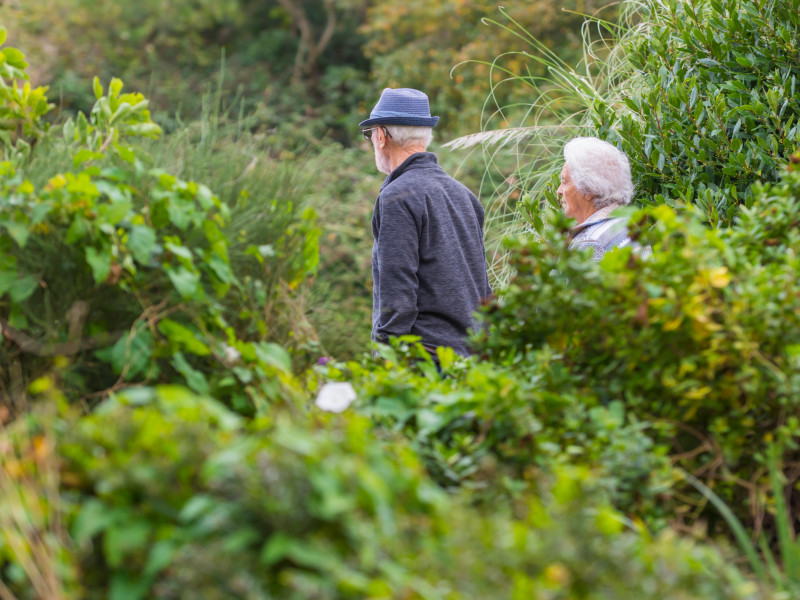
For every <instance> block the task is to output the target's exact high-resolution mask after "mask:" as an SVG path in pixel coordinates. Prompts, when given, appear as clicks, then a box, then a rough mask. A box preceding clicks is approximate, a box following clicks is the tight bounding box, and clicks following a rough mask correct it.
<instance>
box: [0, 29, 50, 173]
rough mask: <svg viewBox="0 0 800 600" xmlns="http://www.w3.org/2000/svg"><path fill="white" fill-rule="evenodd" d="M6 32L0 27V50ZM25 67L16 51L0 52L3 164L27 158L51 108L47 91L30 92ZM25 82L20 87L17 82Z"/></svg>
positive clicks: (0, 146) (0, 139)
mask: <svg viewBox="0 0 800 600" xmlns="http://www.w3.org/2000/svg"><path fill="white" fill-rule="evenodd" d="M5 41H6V30H5V29H4V28H3V27H0V46H3V44H5ZM27 66H28V63H27V62H26V61H25V56H24V55H23V54H22V52H20V51H19V50H17V49H16V48H11V47H9V46H6V47H5V48H2V49H0V149H2V157H3V159H4V160H10V159H16V160H19V159H20V158H22V157H26V156H28V155H29V154H30V144H31V142H32V141H34V140H35V139H36V138H37V137H38V136H39V135H41V133H42V132H43V130H45V129H46V124H45V123H44V122H43V121H42V117H43V116H44V115H45V114H47V112H48V111H49V110H50V109H51V108H52V107H53V105H52V104H49V103H48V102H47V97H46V94H47V88H46V87H44V88H43V87H37V88H32V87H31V85H30V83H29V82H28V81H27V79H28V75H27V73H26V72H25V69H26V68H27ZM22 81H24V82H25V83H22V84H21V85H20V82H22Z"/></svg>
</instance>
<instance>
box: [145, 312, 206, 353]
mask: <svg viewBox="0 0 800 600" xmlns="http://www.w3.org/2000/svg"><path fill="white" fill-rule="evenodd" d="M158 330H159V331H160V332H161V333H163V334H164V336H165V337H166V338H168V339H169V341H170V342H174V343H175V344H177V345H178V346H179V347H180V348H182V349H184V350H186V351H187V352H190V353H192V354H196V355H198V356H207V355H209V354H211V350H209V348H208V346H207V345H206V344H204V343H203V342H201V341H200V337H199V333H198V332H196V331H193V330H191V329H189V328H188V327H185V326H183V325H181V324H180V323H178V322H176V321H173V320H171V319H162V320H161V321H160V322H159V324H158Z"/></svg>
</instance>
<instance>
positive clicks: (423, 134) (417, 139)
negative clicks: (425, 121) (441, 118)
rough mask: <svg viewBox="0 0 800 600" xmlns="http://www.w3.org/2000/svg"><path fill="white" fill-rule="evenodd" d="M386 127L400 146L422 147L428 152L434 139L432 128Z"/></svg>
mask: <svg viewBox="0 0 800 600" xmlns="http://www.w3.org/2000/svg"><path fill="white" fill-rule="evenodd" d="M385 127H386V129H387V130H388V131H389V135H391V136H392V140H394V143H395V144H397V145H398V146H402V147H407V146H422V147H423V148H425V149H426V150H427V149H428V145H429V144H430V143H431V140H432V139H433V129H432V128H431V127H410V126H408V125H386V126H385Z"/></svg>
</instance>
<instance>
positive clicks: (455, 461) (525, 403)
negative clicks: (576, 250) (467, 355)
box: [325, 338, 671, 519]
mask: <svg viewBox="0 0 800 600" xmlns="http://www.w3.org/2000/svg"><path fill="white" fill-rule="evenodd" d="M411 339H413V338H411ZM380 352H381V356H382V359H381V360H380V361H379V362H378V363H377V364H376V363H372V362H366V363H365V364H359V363H356V362H350V363H347V364H339V365H330V366H329V367H328V368H327V370H325V374H326V376H327V377H330V378H334V379H346V380H348V381H351V382H352V384H353V385H354V387H355V389H356V390H357V391H358V395H359V398H360V402H359V404H358V407H359V411H360V412H362V413H363V414H366V415H368V416H369V417H370V418H371V419H372V420H373V421H374V422H375V423H376V424H378V425H380V426H381V427H384V428H386V429H388V430H391V431H399V432H402V433H403V434H404V435H405V436H406V437H408V438H409V439H410V440H412V441H413V443H414V444H415V447H416V448H417V450H418V451H419V452H420V455H421V456H422V457H423V460H424V462H425V465H426V467H427V469H428V472H429V473H430V474H431V475H432V476H433V477H434V479H435V480H436V481H437V482H438V483H439V484H440V485H442V486H444V487H446V488H449V489H456V488H458V487H465V488H468V489H471V490H474V491H475V500H476V501H479V502H481V503H487V504H491V503H494V502H498V501H499V502H502V501H504V500H508V499H509V498H511V497H513V496H514V494H516V493H518V492H519V491H520V490H522V489H525V487H526V486H528V485H529V484H531V483H534V482H536V481H538V480H540V479H541V478H542V477H546V476H547V473H549V472H552V471H553V469H557V468H558V467H560V466H562V465H566V464H577V465H583V466H590V467H591V468H592V469H593V470H594V471H595V473H596V477H597V478H599V479H600V480H601V485H602V487H603V488H604V489H605V490H606V492H607V493H608V495H609V497H610V498H611V499H612V501H613V502H614V503H615V506H617V507H619V508H620V509H622V510H624V511H625V512H628V513H631V514H634V513H637V514H643V515H647V516H648V517H652V518H653V519H655V515H656V512H657V510H658V508H657V500H658V499H659V498H660V497H662V496H664V495H667V494H668V493H669V489H670V484H671V473H670V468H669V463H668V461H667V460H666V458H665V454H666V448H665V447H657V446H656V445H655V444H654V442H653V439H652V436H653V432H652V431H650V426H649V425H648V424H647V423H645V422H639V421H638V420H637V419H636V418H635V417H633V416H632V415H630V414H626V409H625V407H624V405H623V403H621V402H614V403H612V404H610V405H608V406H603V405H602V404H601V403H600V402H599V401H598V399H597V397H595V396H593V395H591V393H590V392H584V391H583V390H580V389H577V388H575V386H574V384H573V378H572V377H571V375H570V374H569V372H568V371H566V370H565V369H563V368H562V367H561V365H560V362H561V361H560V357H559V356H557V355H553V354H549V355H548V354H546V353H544V352H543V353H540V354H539V355H538V356H537V360H538V362H539V365H540V366H539V368H538V369H537V370H536V371H535V372H531V371H526V370H524V369H521V368H519V366H517V365H514V364H510V363H508V362H494V361H482V362H479V361H477V360H475V359H470V360H467V361H463V360H456V356H455V354H454V353H453V352H452V350H450V349H444V348H443V349H440V351H439V357H440V359H441V368H442V374H443V375H444V377H442V376H441V375H440V374H439V373H438V371H437V369H436V368H435V367H434V365H433V363H432V362H431V361H430V359H429V358H428V356H427V353H426V351H425V350H424V349H422V348H421V346H419V345H415V344H409V343H408V342H407V341H405V340H404V339H400V340H397V341H396V342H394V343H393V346H392V347H381V350H380Z"/></svg>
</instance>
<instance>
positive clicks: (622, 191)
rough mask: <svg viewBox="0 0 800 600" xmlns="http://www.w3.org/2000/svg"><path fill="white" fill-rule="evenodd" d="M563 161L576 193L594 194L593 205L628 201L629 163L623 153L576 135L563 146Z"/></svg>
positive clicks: (630, 189)
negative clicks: (576, 190)
mask: <svg viewBox="0 0 800 600" xmlns="http://www.w3.org/2000/svg"><path fill="white" fill-rule="evenodd" d="M564 164H566V166H567V171H568V172H569V177H570V179H571V180H572V183H573V184H575V187H576V188H577V189H578V191H579V192H581V193H583V194H588V195H590V196H593V197H594V205H595V207H596V208H604V207H606V206H609V205H611V204H630V202H631V200H632V199H633V180H632V179H631V165H630V163H629V162H628V157H627V156H626V155H625V153H624V152H622V151H621V150H619V149H617V148H616V146H614V145H613V144H609V143H608V142H605V141H603V140H600V139H598V138H594V137H578V138H575V139H572V140H570V141H569V142H567V145H566V146H564Z"/></svg>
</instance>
